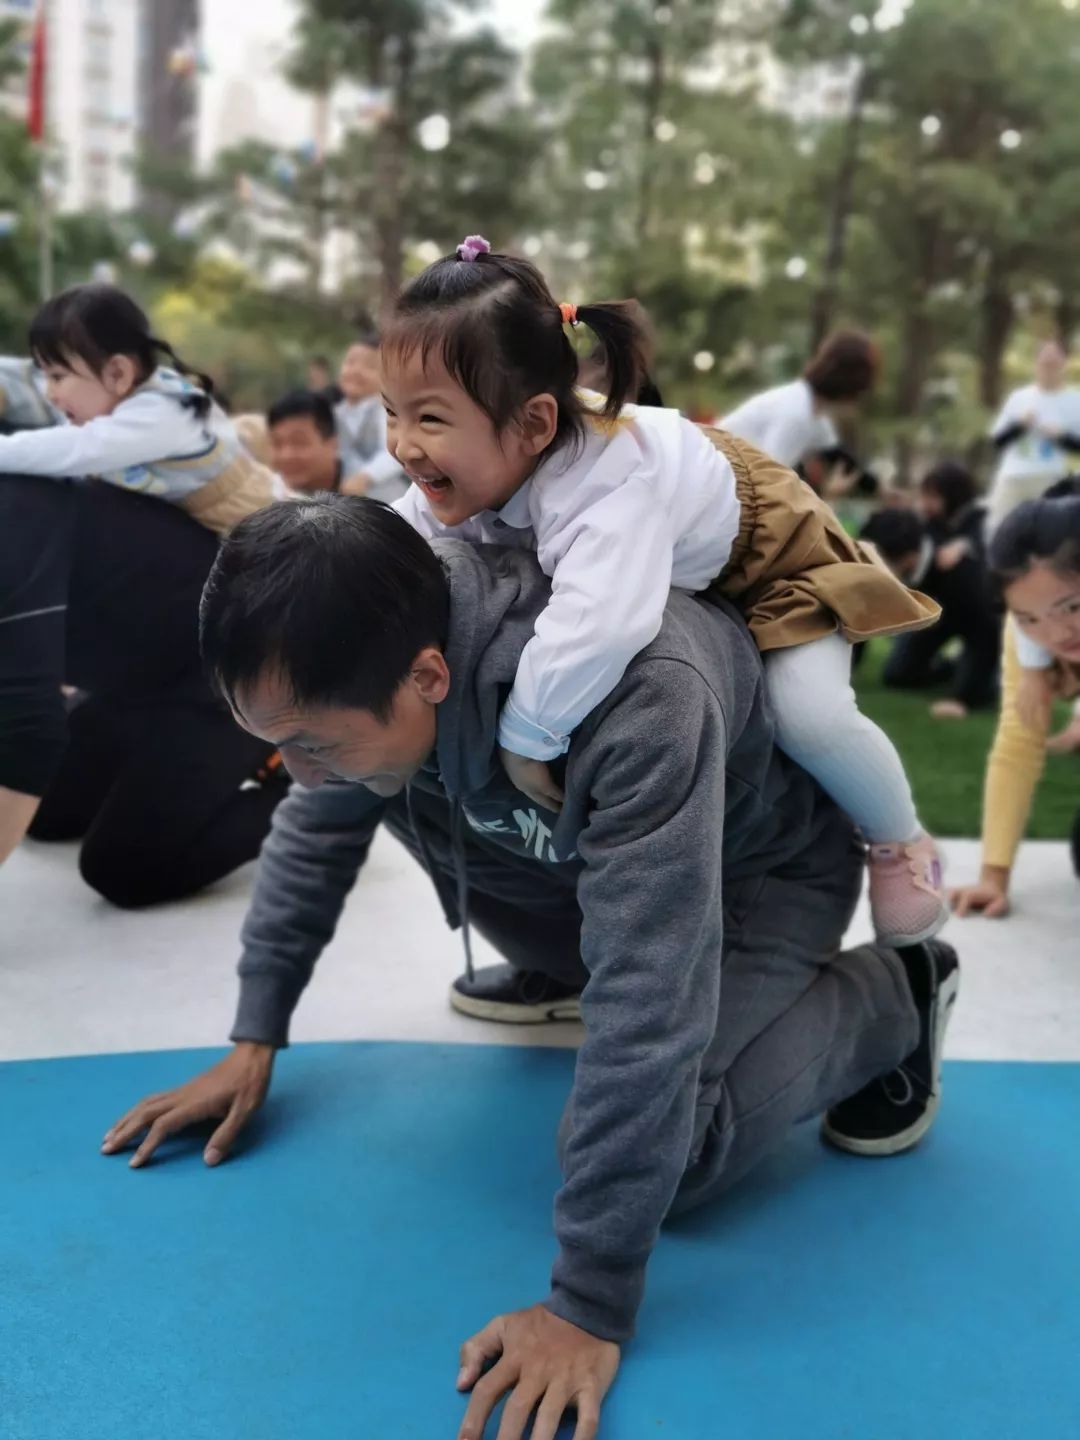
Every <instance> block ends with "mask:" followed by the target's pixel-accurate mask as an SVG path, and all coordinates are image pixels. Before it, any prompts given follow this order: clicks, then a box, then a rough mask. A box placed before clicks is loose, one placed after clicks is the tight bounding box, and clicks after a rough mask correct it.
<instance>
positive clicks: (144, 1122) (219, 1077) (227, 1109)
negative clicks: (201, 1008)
mask: <svg viewBox="0 0 1080 1440" xmlns="http://www.w3.org/2000/svg"><path fill="white" fill-rule="evenodd" d="M276 1053H277V1052H276V1051H275V1049H274V1047H273V1046H272V1045H257V1044H255V1043H254V1042H250V1041H242V1042H241V1043H240V1044H239V1045H237V1046H236V1048H235V1049H234V1050H233V1051H232V1052H231V1053H230V1054H228V1055H226V1057H225V1059H224V1060H219V1061H218V1063H217V1064H216V1065H214V1066H212V1067H211V1068H210V1069H209V1070H204V1071H203V1073H202V1074H201V1075H196V1076H195V1078H194V1080H189V1081H188V1082H187V1084H186V1085H181V1086H179V1087H178V1088H177V1089H176V1090H164V1091H162V1093H161V1094H160V1095H148V1096H147V1098H146V1099H145V1100H140V1102H139V1103H138V1105H136V1106H135V1108H134V1109H133V1110H129V1111H128V1112H127V1114H126V1115H124V1116H123V1117H122V1118H121V1119H119V1120H118V1121H117V1122H116V1124H115V1125H114V1126H113V1127H112V1129H111V1130H110V1131H109V1132H108V1134H107V1135H106V1136H105V1140H104V1143H103V1144H102V1146H101V1153H102V1154H103V1155H115V1154H117V1153H118V1152H119V1151H121V1150H126V1149H127V1147H128V1146H129V1145H130V1144H131V1142H132V1141H133V1140H134V1139H136V1137H137V1136H140V1135H142V1134H143V1132H144V1131H145V1132H146V1134H145V1137H144V1138H143V1140H142V1143H141V1144H140V1145H139V1148H138V1149H137V1150H136V1151H135V1154H134V1155H133V1156H132V1157H131V1160H130V1162H129V1163H130V1165H131V1168H132V1169H133V1170H137V1169H138V1168H139V1167H140V1166H141V1165H145V1164H146V1162H147V1161H148V1160H149V1159H150V1157H151V1155H153V1153H154V1151H155V1150H156V1149H157V1148H158V1146H159V1145H160V1144H161V1142H162V1141H163V1140H167V1139H168V1137H169V1136H170V1135H175V1134H177V1133H178V1131H180V1130H185V1129H187V1127H188V1126H189V1125H198V1124H200V1123H202V1122H204V1121H206V1120H220V1121H221V1122H222V1123H221V1124H220V1125H219V1126H218V1127H217V1129H216V1130H215V1131H214V1133H213V1135H211V1137H210V1139H209V1141H208V1142H207V1146H206V1149H205V1150H204V1151H203V1159H204V1160H205V1161H206V1163H207V1165H218V1164H220V1163H221V1161H222V1160H224V1159H225V1158H226V1156H227V1155H228V1153H229V1151H230V1150H231V1149H232V1147H233V1145H234V1144H235V1143H236V1138H237V1136H238V1135H239V1134H240V1132H241V1130H243V1128H244V1126H245V1125H246V1124H247V1122H248V1121H249V1120H250V1119H251V1117H252V1115H254V1113H255V1111H256V1110H258V1108H259V1106H260V1105H261V1104H262V1103H263V1101H264V1100H265V1099H266V1092H267V1091H268V1090H269V1088H270V1076H271V1073H272V1071H273V1068H274V1056H275V1055H276Z"/></svg>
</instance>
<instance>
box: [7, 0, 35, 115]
mask: <svg viewBox="0 0 1080 1440" xmlns="http://www.w3.org/2000/svg"><path fill="white" fill-rule="evenodd" d="M34 4H35V0H0V25H3V24H4V23H5V22H8V23H11V22H14V25H15V53H16V55H17V56H18V57H19V58H20V59H21V60H22V61H23V62H24V63H25V65H26V66H29V64H30V37H31V34H32V31H33V19H34ZM5 28H6V27H5ZM26 106H27V80H26V76H25V75H22V74H18V73H16V74H14V75H12V76H11V78H10V79H9V80H7V81H6V82H0V110H3V111H5V112H6V113H7V114H9V115H13V116H15V117H16V118H17V119H20V120H22V119H25V117H26Z"/></svg>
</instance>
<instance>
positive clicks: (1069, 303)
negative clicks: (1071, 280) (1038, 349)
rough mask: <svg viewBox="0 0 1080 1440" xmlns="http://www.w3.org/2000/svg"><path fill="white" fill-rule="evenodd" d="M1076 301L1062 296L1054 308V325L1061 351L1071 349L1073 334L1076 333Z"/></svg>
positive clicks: (1071, 297) (1068, 296) (1070, 297)
mask: <svg viewBox="0 0 1080 1440" xmlns="http://www.w3.org/2000/svg"><path fill="white" fill-rule="evenodd" d="M1076 319H1077V316H1076V301H1075V299H1074V298H1073V296H1071V295H1062V297H1061V299H1060V300H1059V301H1058V303H1057V305H1056V306H1055V307H1054V325H1055V328H1056V330H1057V337H1058V340H1059V341H1060V342H1061V348H1062V349H1063V350H1071V349H1072V339H1073V334H1074V333H1075V331H1076Z"/></svg>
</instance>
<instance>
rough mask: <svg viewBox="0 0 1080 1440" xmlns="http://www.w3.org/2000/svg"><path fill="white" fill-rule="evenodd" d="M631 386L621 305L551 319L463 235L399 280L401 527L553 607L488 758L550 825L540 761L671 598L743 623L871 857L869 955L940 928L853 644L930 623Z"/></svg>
mask: <svg viewBox="0 0 1080 1440" xmlns="http://www.w3.org/2000/svg"><path fill="white" fill-rule="evenodd" d="M578 322H581V323H584V324H586V325H588V326H589V328H590V330H591V331H592V332H593V334H594V335H595V337H596V339H597V341H598V343H599V345H600V346H601V347H602V349H603V351H604V355H605V358H606V365H605V373H606V375H607V381H608V385H607V389H608V394H607V398H606V400H601V399H600V398H599V397H596V398H595V403H594V402H593V401H592V400H590V399H589V398H588V397H586V396H584V395H583V394H582V392H581V391H580V390H578V389H577V388H576V382H577V378H578V362H577V356H576V353H575V350H574V347H573V346H572V344H571V343H570V341H569V338H568V336H567V334H566V331H565V329H564V327H565V326H566V325H574V324H576V323H578ZM644 372H645V355H644V339H643V335H642V331H641V328H640V325H639V322H638V321H637V319H636V318H635V312H634V308H633V307H632V306H628V305H625V304H603V305H588V306H582V307H581V308H580V309H577V308H575V307H574V306H571V305H567V306H561V307H560V306H559V305H557V304H556V302H555V300H554V299H553V298H552V295H551V292H550V291H549V290H548V287H547V285H546V283H545V282H544V279H543V277H542V276H541V275H540V273H539V272H538V271H537V270H536V269H535V267H534V266H532V265H530V264H529V263H528V262H527V261H524V260H517V259H514V258H511V257H509V256H506V255H497V254H492V253H491V248H490V246H489V245H488V244H487V242H486V241H485V240H483V239H482V237H480V236H471V237H470V238H469V239H468V240H467V241H466V242H465V243H464V244H463V245H461V246H459V247H458V251H457V253H456V255H451V256H447V257H446V258H445V259H443V260H440V261H438V262H437V263H436V264H434V265H432V266H431V267H429V268H428V269H427V270H426V271H424V273H423V274H422V275H420V276H419V277H418V278H417V279H416V280H414V281H413V282H412V284H411V285H409V286H408V287H407V289H406V290H405V291H404V293H403V294H402V296H401V298H400V299H399V301H398V303H397V306H396V311H395V314H394V317H393V319H392V322H391V324H390V327H389V329H388V330H387V332H386V334H385V335H384V337H383V394H384V400H385V403H386V409H387V416H388V441H389V445H390V448H391V450H392V451H393V453H394V454H395V455H396V457H397V459H398V460H399V461H400V463H401V464H402V465H403V466H404V467H405V470H406V472H407V474H408V475H409V477H410V479H411V480H412V481H413V487H412V489H411V490H410V491H409V493H408V495H406V496H405V497H404V499H403V500H401V501H400V502H399V504H398V507H397V508H398V509H399V510H400V512H401V513H402V514H403V515H404V516H405V518H406V519H408V520H409V521H410V522H411V523H412V524H413V525H414V526H415V527H416V528H417V529H418V530H420V531H421V533H422V534H424V535H426V536H428V537H435V536H442V535H452V536H458V537H460V538H463V539H466V540H469V541H473V542H476V543H483V542H489V543H497V544H503V545H506V544H509V545H517V546H524V547H529V548H532V549H535V550H536V552H537V557H538V559H539V561H540V564H541V566H542V568H543V570H544V571H545V573H546V574H548V575H549V576H551V579H552V591H551V600H550V603H549V604H548V606H547V608H546V609H545V610H544V611H543V613H542V614H541V615H540V617H539V619H538V620H537V624H536V632H535V634H534V636H533V638H532V640H531V641H530V642H529V644H528V645H527V646H526V647H525V650H524V652H523V653H522V656H521V661H520V664H519V666H518V670H517V676H516V679H515V682H514V686H513V689H512V691H511V693H510V696H509V699H508V701H507V704H506V706H505V708H504V710H503V713H502V716H501V719H500V725H499V739H500V745H501V746H502V750H503V763H504V764H505V766H506V769H507V771H508V773H509V774H510V776H511V778H512V779H513V780H514V782H515V784H516V785H517V786H518V788H519V789H521V790H522V791H523V792H524V793H525V794H527V795H528V796H530V798H532V799H533V800H534V801H535V802H536V803H537V804H539V805H541V806H542V807H546V808H548V809H556V808H558V805H559V803H560V800H561V794H560V791H559V789H558V786H557V784H556V783H555V781H554V779H553V777H552V776H551V773H550V771H549V768H548V762H550V761H552V760H555V759H556V758H558V757H559V756H560V755H562V754H564V753H565V751H566V750H567V748H568V746H569V736H570V734H571V732H572V731H573V730H574V728H575V727H576V726H577V725H578V724H580V722H581V721H582V720H583V719H584V717H585V716H586V715H587V714H589V712H590V711H591V710H592V709H593V708H594V707H595V706H596V705H597V704H599V703H600V701H602V700H603V699H604V697H605V696H606V695H608V694H609V693H610V692H611V690H612V689H613V688H614V686H615V685H616V684H617V683H618V681H619V679H620V677H621V676H622V673H623V671H624V670H625V668H626V666H627V664H628V663H629V662H630V660H631V659H632V658H633V657H634V656H635V655H636V654H637V653H638V652H639V651H640V650H642V649H643V648H644V647H645V646H647V645H649V644H650V643H651V642H652V641H653V640H654V639H655V637H656V635H657V633H658V631H659V629H660V626H661V623H662V620H663V614H664V608H665V605H666V603H667V596H668V591H669V589H670V588H671V587H672V586H676V587H678V588H681V589H686V590H690V591H695V592H696V591H703V590H708V589H710V588H711V587H713V586H714V585H716V586H717V588H718V589H719V591H720V593H721V594H723V595H725V596H727V597H729V598H731V599H734V600H736V601H737V602H738V603H739V604H741V606H742V608H743V610H744V613H745V614H746V616H747V619H748V621H749V624H750V628H751V631H752V632H753V634H754V638H755V640H756V641H757V643H758V645H759V648H761V649H762V650H763V651H765V652H766V654H765V673H766V683H767V685H768V690H769V695H770V699H771V701H772V705H773V709H774V712H775V716H776V723H777V739H778V742H779V743H780V745H781V746H782V747H783V749H784V750H786V751H787V753H788V754H789V755H791V756H792V757H793V758H794V759H796V760H798V761H799V763H800V764H802V765H803V766H804V767H805V768H806V769H807V770H809V771H810V773H811V774H813V775H814V776H816V778H817V779H818V780H819V781H820V782H821V784H822V785H823V786H824V787H825V789H826V790H827V791H828V792H829V793H830V794H831V795H832V796H833V798H834V799H835V800H836V801H837V802H838V803H839V804H840V805H841V806H842V807H843V808H844V809H845V810H847V811H848V813H849V814H850V815H851V816H852V817H853V819H855V820H856V821H857V823H858V824H859V825H860V826H861V827H862V830H863V833H864V835H865V836H866V838H867V839H868V841H869V842H870V845H871V849H870V874H871V901H872V905H873V910H874V919H875V925H876V927H877V930H878V934H879V936H880V937H881V939H882V940H883V941H886V942H888V943H891V944H897V945H902V944H914V943H917V942H918V941H920V940H922V939H926V938H928V937H929V936H930V935H932V934H935V933H936V932H937V930H938V929H940V927H941V925H942V924H943V923H944V920H945V918H946V915H947V913H948V912H947V908H946V906H945V901H944V895H943V892H942V887H941V874H940V863H939V860H938V855H937V850H936V847H935V846H934V842H933V841H932V840H931V839H930V838H929V836H927V835H926V834H925V832H924V831H923V829H922V827H921V826H920V824H919V821H918V818H917V816H916V814H915V808H914V804H913V801H912V797H911V791H910V788H909V786H908V783H907V779H906V777H905V775H904V770H903V766H902V765H901V763H900V759H899V757H898V755H897V754H896V751H895V750H894V748H893V746H892V744H891V743H890V742H889V740H888V739H887V738H886V736H885V735H883V734H882V732H881V731H880V730H879V729H878V728H877V726H876V725H873V724H872V723H871V722H870V721H868V720H867V719H865V718H864V717H863V716H862V715H860V714H859V711H858V708H857V705H856V701H855V695H854V692H853V691H852V689H851V684H850V668H851V647H850V644H849V642H850V641H855V640H862V639H866V638H867V637H868V636H870V635H875V634H890V633H898V632H899V631H903V630H908V629H917V628H919V627H920V626H923V625H927V624H931V623H932V622H933V621H934V620H935V619H936V618H937V613H938V612H937V607H936V606H934V605H933V604H932V602H930V601H928V600H926V598H925V597H923V596H920V595H918V594H915V593H913V592H911V591H908V590H906V589H905V588H904V587H903V586H902V585H901V584H900V583H899V582H898V581H896V580H895V579H894V578H893V577H892V576H891V575H890V574H889V573H888V572H887V571H886V570H885V569H884V568H882V567H879V566H877V565H875V564H874V563H873V561H872V560H871V559H870V558H869V557H868V556H867V555H866V554H865V553H864V552H863V551H861V550H860V549H859V548H858V546H857V545H856V544H855V543H854V542H853V541H851V540H850V539H849V538H848V536H847V535H846V534H845V533H844V531H843V530H842V529H841V527H840V525H839V523H838V522H837V521H836V520H835V518H834V517H833V516H832V514H831V513H830V512H829V510H828V509H827V507H825V506H824V505H823V504H822V503H821V502H820V501H819V500H818V499H817V498H816V497H815V496H814V495H813V494H812V493H811V491H810V490H809V488H808V487H807V486H805V485H803V484H802V482H801V481H799V480H798V479H797V478H796V477H795V476H794V475H793V474H792V473H791V471H790V470H787V469H785V468H784V467H782V466H780V465H778V464H776V463H775V462H773V461H771V460H769V459H768V458H767V457H766V456H764V455H762V454H760V453H759V452H758V451H756V450H753V449H751V448H750V447H749V446H747V445H744V444H743V443H741V442H740V441H738V440H735V439H734V438H733V437H730V436H725V435H721V434H719V433H718V432H712V433H711V434H710V433H706V432H703V431H702V430H700V429H698V428H697V427H696V426H694V425H692V424H691V423H690V422H689V421H688V420H684V419H683V417H682V416H681V415H679V413H678V412H677V411H674V410H663V409H653V408H643V407H638V406H635V405H631V404H628V403H627V401H628V399H629V397H631V396H633V395H634V394H635V393H636V390H637V386H638V384H639V382H640V378H641V376H642V374H643V373H644Z"/></svg>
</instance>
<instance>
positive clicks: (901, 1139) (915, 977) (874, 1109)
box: [821, 940, 960, 1155]
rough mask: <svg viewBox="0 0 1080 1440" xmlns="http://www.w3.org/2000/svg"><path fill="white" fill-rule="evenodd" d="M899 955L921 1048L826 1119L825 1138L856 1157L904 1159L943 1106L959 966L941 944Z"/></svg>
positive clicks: (914, 947)
mask: <svg viewBox="0 0 1080 1440" xmlns="http://www.w3.org/2000/svg"><path fill="white" fill-rule="evenodd" d="M896 953H897V954H898V955H899V957H900V959H901V960H902V962H903V964H904V968H905V970H906V971H907V975H908V980H909V981H910V983H911V993H912V995H913V996H914V998H915V1005H916V1007H917V1009H918V1012H919V1043H918V1045H917V1046H916V1047H915V1049H914V1050H913V1051H912V1053H911V1054H910V1055H909V1056H908V1058H907V1059H906V1060H905V1061H904V1063H903V1064H902V1065H900V1066H898V1068H897V1069H895V1070H890V1071H889V1073H888V1074H887V1075H882V1076H880V1077H879V1078H878V1079H877V1080H871V1082H870V1084H869V1085H864V1086H863V1088H862V1089H861V1090H860V1091H859V1092H858V1094H857V1095H852V1097H851V1099H850V1100H845V1101H844V1102H843V1103H842V1104H840V1105H834V1106H833V1108H832V1109H831V1110H830V1111H829V1113H828V1114H827V1115H826V1116H825V1122H824V1124H823V1126H822V1131H821V1133H822V1136H823V1137H824V1139H826V1140H827V1141H828V1142H829V1144H830V1145H835V1146H836V1148H837V1149H838V1150H847V1151H848V1152H849V1153H850V1154H852V1155H902V1154H903V1152H904V1151H905V1150H910V1149H912V1147H913V1146H915V1145H917V1144H918V1143H919V1141H920V1140H921V1139H922V1138H923V1136H924V1135H925V1134H926V1132H927V1131H928V1130H929V1129H930V1126H931V1125H932V1124H933V1123H934V1118H935V1116H936V1115H937V1112H938V1109H939V1108H940V1106H941V1056H942V1051H943V1050H944V1048H945V1030H946V1028H947V1026H948V1024H949V1018H950V1016H951V1015H952V1009H953V1006H954V1005H955V1003H956V996H957V993H958V992H959V989H960V962H959V960H958V959H957V958H956V951H955V950H954V949H953V948H952V946H951V945H946V944H945V943H944V942H943V941H941V940H932V941H928V942H927V943H926V944H925V945H912V946H908V947H907V948H905V949H903V950H898V951H897V952H896Z"/></svg>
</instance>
